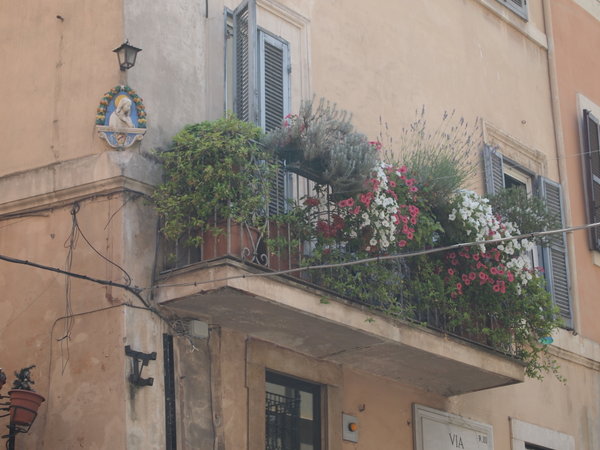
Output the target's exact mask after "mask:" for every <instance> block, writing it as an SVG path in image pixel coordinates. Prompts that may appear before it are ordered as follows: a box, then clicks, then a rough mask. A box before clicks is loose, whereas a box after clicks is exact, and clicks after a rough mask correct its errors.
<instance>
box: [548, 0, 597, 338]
mask: <svg viewBox="0 0 600 450" xmlns="http://www.w3.org/2000/svg"><path fill="white" fill-rule="evenodd" d="M551 12H552V24H553V29H554V41H555V52H556V72H557V80H558V90H559V92H558V93H559V98H560V113H561V119H562V120H561V125H562V130H563V134H564V144H565V163H566V167H567V174H568V178H569V185H568V195H569V199H570V205H571V212H572V217H571V220H572V223H573V225H581V224H585V223H587V216H586V204H585V194H584V179H585V178H584V176H583V171H582V163H581V157H580V153H581V152H582V151H584V150H583V147H582V141H581V137H582V130H583V128H582V124H581V116H582V109H583V108H584V107H589V105H583V104H581V103H579V102H578V95H582V96H584V97H586V98H587V99H589V100H590V101H591V102H593V103H594V104H596V105H600V84H599V83H598V74H600V63H599V62H598V61H597V59H595V58H590V53H589V50H590V49H591V48H596V47H597V46H598V45H599V44H600V26H599V23H600V22H599V21H598V19H597V18H596V17H594V16H593V15H591V14H590V13H588V12H587V11H586V10H584V9H583V8H582V7H580V6H578V5H576V4H575V3H574V2H571V1H566V0H556V1H552V2H551ZM573 241H574V243H575V254H576V255H577V261H576V262H577V272H576V279H575V280H573V286H574V289H575V292H576V294H577V299H578V304H577V305H576V306H577V308H578V311H577V312H578V318H579V321H578V324H577V330H578V331H579V332H580V333H582V334H583V335H585V336H587V337H589V338H591V339H593V340H595V341H597V342H600V328H599V327H598V323H597V320H596V318H597V317H598V316H599V315H600V302H599V301H598V290H599V289H600V267H598V266H597V265H596V264H594V253H595V252H591V251H590V250H589V245H588V235H587V233H585V232H579V233H575V234H574V236H573ZM596 260H598V258H597V257H596Z"/></svg>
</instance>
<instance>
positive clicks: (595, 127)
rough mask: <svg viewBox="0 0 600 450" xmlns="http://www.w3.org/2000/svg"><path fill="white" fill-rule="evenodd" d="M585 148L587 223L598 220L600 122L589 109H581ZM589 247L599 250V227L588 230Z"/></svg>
mask: <svg viewBox="0 0 600 450" xmlns="http://www.w3.org/2000/svg"><path fill="white" fill-rule="evenodd" d="M583 119H584V120H583V121H584V134H585V139H584V141H585V142H584V143H585V149H584V151H583V153H582V157H583V167H584V168H585V191H586V200H587V206H588V207H587V210H588V211H587V212H588V214H587V216H588V222H589V223H597V222H600V133H599V130H600V123H599V122H598V119H596V117H594V116H593V115H592V113H591V112H590V111H587V110H584V111H583ZM590 248H591V249H592V250H598V251H600V229H599V228H592V229H591V230H590Z"/></svg>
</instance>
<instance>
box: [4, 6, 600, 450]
mask: <svg viewBox="0 0 600 450" xmlns="http://www.w3.org/2000/svg"><path fill="white" fill-rule="evenodd" d="M599 20H600V7H599V6H598V4H597V2H595V1H593V0H552V1H550V0H530V1H529V2H526V1H522V0H448V1H445V2H437V1H433V0H427V1H421V2H408V1H397V2H392V1H383V0H377V1H373V2H359V1H356V0H346V1H344V2H340V1H307V2H294V1H290V0H280V1H275V0H243V1H242V2H238V1H237V0H231V1H230V0H206V1H205V2H196V1H189V0H179V1H172V2H160V3H157V2H154V3H153V2H145V1H140V0H102V1H100V2H64V1H61V0H51V1H47V2H44V3H43V4H42V5H40V4H39V2H34V1H31V0H27V1H23V2H18V3H17V2H14V3H4V4H3V5H2V6H0V30H1V31H0V35H1V39H0V42H1V44H0V48H1V49H2V52H0V54H1V55H2V59H3V63H4V64H3V69H2V71H0V81H1V84H2V86H4V99H5V108H3V109H2V112H1V113H0V117H1V119H2V120H1V122H2V126H1V127H0V130H1V131H0V136H1V137H2V139H1V140H0V141H1V142H2V150H3V152H2V153H3V156H4V158H3V164H1V165H0V257H1V260H0V286H1V287H2V296H3V301H2V305H3V310H2V314H1V315H0V349H1V352H0V357H1V358H0V365H1V366H2V367H3V368H4V370H5V372H6V373H7V375H8V376H9V381H10V379H11V375H12V373H13V372H14V371H15V370H18V369H20V368H21V367H26V366H28V365H31V364H35V365H36V368H35V369H34V370H33V377H34V380H35V382H36V383H35V389H36V391H37V392H39V393H40V394H42V395H43V396H44V397H45V398H46V401H45V402H44V403H43V404H42V406H41V408H40V411H39V414H38V417H37V419H36V421H35V423H34V424H33V426H32V427H31V430H30V431H29V432H28V433H20V434H18V435H17V437H16V441H17V446H18V447H19V448H31V449H34V448H36V449H42V448H43V449H59V448H60V449H76V448H86V449H102V448H115V449H121V448H122V449H138V448H140V449H141V448H144V449H163V448H166V449H252V450H259V449H261V450H262V449H265V448H290V449H292V448H293V449H323V450H325V449H329V450H335V449H339V450H342V449H345V450H346V449H415V450H431V449H444V450H445V449H452V448H465V449H497V450H500V449H513V450H521V449H549V450H567V449H568V450H572V449H590V450H592V449H599V448H600V327H598V326H597V324H596V320H595V317H596V316H597V314H596V312H597V310H598V308H599V306H598V300H597V299H598V296H597V294H596V292H597V291H598V288H599V287H600V277H599V276H598V274H599V271H600V269H599V268H598V266H599V265H600V256H599V255H600V253H598V250H599V247H598V243H597V241H598V239H596V233H595V232H594V231H590V232H588V231H586V230H583V231H576V232H572V233H565V234H564V236H562V235H558V236H559V237H558V238H557V239H556V240H555V241H553V246H551V247H550V249H549V250H547V251H546V252H545V253H543V254H541V255H540V257H539V258H540V263H544V265H545V267H546V269H547V272H548V286H549V289H550V290H551V292H552V295H553V300H554V302H555V304H556V305H557V306H558V307H559V310H560V315H561V316H562V317H563V319H564V327H563V328H560V329H558V330H557V331H556V334H555V335H554V336H553V340H554V342H553V344H552V345H551V347H550V354H551V355H552V356H553V357H554V358H556V360H557V363H558V365H559V366H560V373H561V374H562V375H563V376H564V377H565V378H566V382H562V381H561V380H559V379H556V378H555V377H553V375H552V374H548V375H547V376H546V377H545V379H544V380H543V381H540V380H536V379H531V378H527V377H526V376H525V373H524V367H523V364H522V363H521V362H520V361H518V360H516V359H514V358H511V357H509V356H507V355H505V354H503V353H501V352H498V351H495V350H493V349H490V348H488V347H486V346H483V345H480V344H478V343H476V342H472V341H470V340H468V339H464V338H461V337H458V336H453V335H451V334H449V333H444V332H442V331H440V330H436V329H434V328H432V327H427V326H417V325H414V324H412V323H409V322H403V321H398V320H394V319H392V318H389V317H386V316H385V315H382V314H380V313H378V312H377V311H374V310H372V309H370V308H367V307H365V306H364V305H359V304H357V303H355V302H352V301H350V300H348V299H344V298H341V297H337V296H335V295H334V294H332V293H331V292H327V293H324V291H323V290H320V289H319V287H318V286H315V285H313V284H311V283H308V282H305V280H302V279H297V278H294V277H289V276H284V275H278V276H263V275H264V274H265V273H268V272H269V271H270V270H271V269H274V268H275V267H273V266H269V265H267V267H264V264H263V265H262V266H261V265H257V264H252V262H249V261H248V260H247V258H245V257H244V254H243V252H242V253H239V252H238V253H236V252H235V251H232V250H231V247H229V248H228V250H227V251H226V252H225V253H227V255H226V257H225V256H223V257H207V254H208V253H207V251H206V250H204V255H202V254H200V255H192V254H190V253H189V252H188V253H185V254H182V255H178V256H177V257H176V260H175V262H173V261H170V262H168V261H167V260H168V257H167V256H168V255H167V254H168V253H169V252H168V250H166V249H165V248H166V244H165V243H164V239H163V238H162V236H161V235H160V233H159V231H158V229H159V218H158V215H157V213H156V211H155V208H154V207H153V205H152V201H151V200H150V197H151V195H152V192H153V190H154V188H155V186H156V185H157V184H159V183H160V181H161V165H160V162H159V161H158V158H157V153H160V152H161V151H162V150H165V149H167V148H168V146H169V144H170V142H171V140H172V138H173V136H174V135H175V134H176V133H177V132H178V131H179V130H180V129H181V128H182V127H183V126H185V125H186V124H190V123H197V122H201V121H204V120H213V119H216V118H219V117H222V116H223V115H224V114H225V113H226V111H228V110H229V111H234V112H235V113H236V114H237V115H238V117H241V118H243V119H244V120H247V121H251V122H254V123H256V124H258V125H260V126H261V127H263V128H264V129H267V130H268V129H270V128H272V127H274V126H276V124H277V123H278V122H279V121H280V120H281V118H282V117H284V116H286V115H287V114H289V113H293V112H296V111H298V109H299V108H300V105H301V102H302V101H303V100H308V99H310V98H312V97H313V96H317V97H321V96H322V97H326V98H328V99H330V100H331V101H333V102H335V103H336V104H337V105H338V106H339V107H340V108H343V109H345V110H348V111H351V112H352V113H353V123H354V124H355V125H356V126H357V128H358V129H360V130H361V131H363V132H364V133H365V134H367V135H368V136H369V137H371V138H372V139H377V137H380V136H381V137H382V138H385V136H387V135H389V136H391V137H392V138H393V137H394V134H395V133H398V134H400V130H402V129H403V128H405V127H406V126H408V124H410V123H411V122H412V121H413V120H414V118H415V111H421V110H422V108H423V106H424V107H425V109H426V110H427V117H428V118H431V120H432V121H434V122H435V121H436V120H437V118H441V117H443V115H444V113H445V112H446V111H452V110H455V111H456V112H457V114H458V115H459V116H463V117H465V118H466V119H467V120H468V121H471V122H474V123H475V122H476V123H477V124H478V126H479V127H480V129H481V131H482V137H481V143H480V145H479V146H478V151H479V152H480V153H479V154H477V155H472V157H473V160H474V161H475V160H476V161H478V162H479V163H480V167H479V170H478V172H477V176H475V177H473V179H472V180H471V183H470V186H468V187H469V188H471V189H474V190H476V191H478V192H481V193H484V192H485V191H488V192H490V191H491V192H493V191H494V190H495V189H502V188H503V187H506V186H508V185H510V184H511V183H513V184H514V183H520V184H522V185H524V186H525V188H526V189H528V190H529V191H530V192H531V193H532V195H535V194H536V193H540V192H542V193H545V194H544V195H542V194H540V195H542V196H543V197H544V198H545V199H546V200H548V199H549V198H550V196H551V195H554V197H553V198H554V199H555V200H556V201H555V203H553V205H554V207H555V208H556V209H557V210H558V211H559V212H560V213H561V215H562V219H563V225H564V226H576V225H581V224H585V223H593V222H600V220H598V219H599V216H598V212H597V207H596V206H597V203H598V198H597V197H598V195H599V194H598V192H597V189H596V187H597V186H596V185H597V184H598V182H599V181H598V180H600V165H599V164H600V163H599V161H600V160H598V157H597V155H598V153H597V152H598V143H599V142H600V138H599V137H600V121H599V119H600V106H598V105H600V88H599V87H598V86H597V83H596V82H595V78H596V75H597V74H599V73H600V67H598V68H597V67H596V65H597V63H595V61H594V58H592V57H591V55H588V52H589V53H592V51H593V49H594V48H595V44H596V43H598V42H599V40H600V22H599ZM126 40H129V41H130V42H131V43H132V44H133V45H135V46H139V47H141V48H142V52H141V53H139V55H138V58H137V61H136V64H135V66H134V67H133V68H131V69H129V70H127V71H121V70H119V67H118V65H117V61H116V59H117V58H116V57H115V55H114V54H113V52H112V50H113V49H114V48H116V47H118V46H119V45H120V44H121V43H123V42H125V41H126ZM124 86H129V87H131V88H133V89H135V93H132V92H131V91H130V90H129V88H128V90H127V91H125V90H123V89H124ZM113 89H114V91H112V90H113ZM136 93H137V94H136ZM121 95H122V96H124V97H122V98H129V99H132V100H131V101H130V102H129V103H130V108H132V109H131V110H130V111H129V112H127V113H126V115H128V117H130V118H131V120H132V122H131V124H132V125H135V126H134V127H133V129H135V130H137V131H135V132H133V131H131V130H130V131H128V132H127V133H121V134H122V136H121V137H122V138H123V139H124V141H119V139H120V136H119V133H115V132H114V131H111V130H112V128H110V123H109V116H110V115H112V114H116V109H117V107H118V105H117V99H118V98H119V96H121ZM136 98H138V99H139V101H136ZM142 98H143V100H141V99H142ZM120 101H121V102H123V100H122V99H121V100H120ZM103 102H105V103H103ZM123 105H125V103H123ZM122 107H123V106H122ZM146 114H147V120H146ZM104 126H108V128H107V129H104V128H102V127H104ZM128 127H129V126H128ZM128 129H129V128H128ZM103 130H104V133H105V135H104V137H105V138H102V137H101V136H100V134H101V132H103ZM107 130H108V131H107ZM106 133H108V135H106ZM111 133H112V134H111ZM128 133H129V134H128ZM136 133H137V134H136ZM125 135H127V136H125ZM130 135H131V136H130ZM138 135H139V136H138ZM384 135H385V136H384ZM141 136H143V139H141V140H136V139H138V137H141ZM113 138H114V141H111V139H113ZM127 139H132V140H135V141H134V142H128V141H127ZM107 141H111V142H112V144H113V145H111V142H107ZM129 144H131V145H129ZM392 150H393V146H392ZM541 185H543V186H545V187H544V188H539V186H541ZM540 189H541V191H540ZM201 253H202V252H201ZM213 256H214V254H213ZM278 268H281V267H278ZM53 269H59V270H53ZM79 275H80V276H79ZM257 275H258V276H257ZM324 296H325V297H327V300H326V301H323V299H324ZM150 379H152V381H149V380H150ZM6 391H7V389H6V387H5V388H4V390H3V391H2V394H6ZM288 397H293V398H294V399H295V401H296V402H299V403H298V404H299V406H298V404H297V405H296V406H295V408H296V416H297V417H296V419H294V420H295V422H293V425H292V422H291V419H289V417H290V416H291V415H292V414H291V413H288V412H286V411H287V410H286V409H285V408H286V404H285V401H284V400H282V399H284V398H288ZM288 406H289V405H288ZM277 408H283V409H277ZM282 411H283V412H282ZM2 420H3V422H2V423H1V425H2V426H4V425H5V424H6V425H8V419H7V418H5V419H2ZM351 424H354V425H351ZM294 426H295V427H297V429H296V431H294V432H291V431H289V430H290V428H293V427H294ZM298 429H299V430H300V431H298ZM294 433H296V434H294ZM297 433H300V434H299V435H301V436H302V437H301V438H300V441H301V442H296V443H294V444H292V443H290V442H287V441H286V439H288V437H286V436H290V435H292V434H294V435H298V434H297Z"/></svg>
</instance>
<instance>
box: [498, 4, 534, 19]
mask: <svg viewBox="0 0 600 450" xmlns="http://www.w3.org/2000/svg"><path fill="white" fill-rule="evenodd" d="M498 1H499V2H500V3H502V4H503V5H504V6H506V7H507V8H508V9H510V10H511V11H513V12H514V13H515V14H517V15H519V16H521V17H522V18H523V19H525V20H527V19H528V14H527V0H498Z"/></svg>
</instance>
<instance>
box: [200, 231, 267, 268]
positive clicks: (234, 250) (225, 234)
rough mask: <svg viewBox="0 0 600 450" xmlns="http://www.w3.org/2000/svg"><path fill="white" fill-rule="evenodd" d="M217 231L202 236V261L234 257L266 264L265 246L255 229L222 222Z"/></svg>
mask: <svg viewBox="0 0 600 450" xmlns="http://www.w3.org/2000/svg"><path fill="white" fill-rule="evenodd" d="M217 228H218V230H217V231H212V230H211V231H205V232H204V233H203V234H202V244H201V252H202V259H203V260H207V259H215V258H220V257H223V256H235V257H236V258H241V259H245V260H248V261H252V262H255V263H258V264H266V261H267V255H266V249H265V244H264V242H263V239H262V236H261V235H260V232H259V230H258V229H257V228H255V227H251V226H248V225H244V224H240V223H237V222H233V221H231V222H222V223H219V224H218V225H217Z"/></svg>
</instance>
